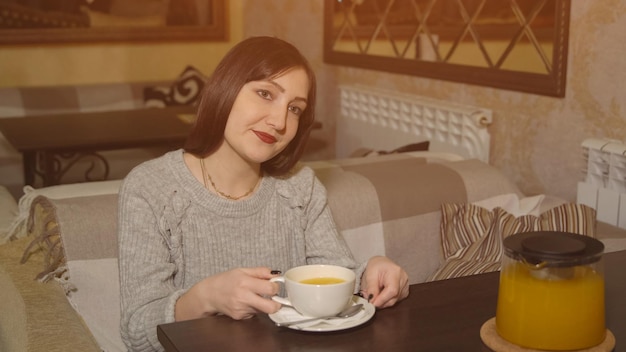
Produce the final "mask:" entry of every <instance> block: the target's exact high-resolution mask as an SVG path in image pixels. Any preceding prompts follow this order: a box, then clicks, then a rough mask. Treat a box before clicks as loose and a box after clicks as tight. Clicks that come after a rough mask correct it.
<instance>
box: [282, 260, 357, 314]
mask: <svg viewBox="0 0 626 352" xmlns="http://www.w3.org/2000/svg"><path fill="white" fill-rule="evenodd" d="M270 281H272V282H282V283H284V285H285V290H286V291H287V298H285V297H280V296H273V297H272V299H273V300H275V301H276V302H279V303H281V304H284V305H288V306H292V307H294V308H295V309H296V310H297V311H298V312H299V313H300V314H302V315H305V316H309V317H313V318H316V317H323V316H328V315H335V314H338V313H339V312H341V311H342V310H343V309H344V308H346V307H347V306H348V305H349V304H350V303H351V302H352V295H353V294H354V285H355V282H356V275H355V274H354V272H353V271H352V270H350V269H347V268H344V267H341V266H336V265H323V264H319V265H303V266H299V267H295V268H292V269H289V270H288V271H287V272H286V273H285V275H283V276H279V277H275V278H272V279H271V280H270Z"/></svg>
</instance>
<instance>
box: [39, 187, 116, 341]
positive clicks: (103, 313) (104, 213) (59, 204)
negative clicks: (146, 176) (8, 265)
mask: <svg viewBox="0 0 626 352" xmlns="http://www.w3.org/2000/svg"><path fill="white" fill-rule="evenodd" d="M31 214H32V216H34V217H36V219H33V220H32V222H33V223H34V224H36V225H35V226H34V227H35V228H38V229H40V230H38V231H37V232H38V233H39V236H38V237H36V238H35V239H34V240H33V241H32V243H31V245H30V246H29V248H44V249H45V254H46V255H45V259H46V260H45V262H44V266H45V268H44V271H43V272H41V273H39V274H38V275H37V277H38V278H40V279H42V280H43V281H47V280H49V279H52V278H54V279H55V280H56V281H59V282H61V283H62V284H63V285H64V287H65V289H66V292H67V298H68V299H69V301H70V302H71V303H72V306H73V307H74V308H75V309H76V311H77V312H78V313H79V314H80V316H81V317H82V318H83V320H84V321H85V323H86V325H87V326H88V327H89V330H90V331H91V332H92V334H93V335H94V337H95V339H96V341H97V342H98V344H99V345H100V347H101V348H102V349H103V350H105V351H123V350H125V346H124V344H123V342H122V340H121V337H120V332H119V322H120V312H119V309H117V308H118V307H119V306H120V301H119V275H118V266H117V254H118V250H117V194H106V195H96V196H89V197H76V198H64V199H50V198H46V197H43V196H40V197H37V198H36V199H35V200H33V209H32V211H31ZM29 250H30V249H29Z"/></svg>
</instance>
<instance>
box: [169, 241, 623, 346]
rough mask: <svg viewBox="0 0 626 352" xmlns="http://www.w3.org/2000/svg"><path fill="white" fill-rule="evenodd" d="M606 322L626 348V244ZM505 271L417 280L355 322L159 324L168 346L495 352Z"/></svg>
mask: <svg viewBox="0 0 626 352" xmlns="http://www.w3.org/2000/svg"><path fill="white" fill-rule="evenodd" d="M604 262H605V278H606V302H607V307H606V311H607V326H608V327H609V329H610V330H611V331H612V332H613V334H614V335H615V338H616V340H617V346H616V348H615V351H618V352H621V351H626V348H625V346H626V275H624V269H625V268H626V251H620V252H615V253H609V254H605V256H604ZM498 282H499V273H498V272H493V273H488V274H481V275H473V276H467V277H462V278H457V279H450V280H442V281H434V282H428V283H423V284H417V285H411V287H410V295H409V297H408V298H407V299H406V300H404V301H402V302H401V303H400V304H398V305H397V306H395V307H392V308H388V309H383V310H378V311H377V312H376V314H375V315H374V317H373V318H372V320H370V321H369V322H367V323H366V324H364V325H361V326H359V327H355V328H353V329H349V330H344V331H337V332H326V333H315V332H301V331H295V330H291V329H287V328H279V327H276V326H275V325H274V323H273V322H272V321H271V320H270V319H269V318H268V317H267V316H266V315H259V316H257V317H255V318H252V319H248V320H242V321H235V320H233V319H231V318H228V317H224V316H216V317H209V318H204V319H196V320H190V321H184V322H177V323H170V324H163V325H159V326H158V328H157V332H158V335H159V341H160V342H161V344H162V345H163V346H164V347H165V349H166V350H167V351H170V352H172V351H177V352H183V351H242V352H243V351H246V352H247V351H299V352H304V351H333V352H339V351H355V352H363V351H380V352H383V351H384V352H389V351H429V352H434V351H463V352H472V351H490V350H489V348H487V347H486V346H485V345H484V344H483V343H482V340H481V338H480V327H481V326H482V325H483V323H484V322H486V321H487V320H489V319H490V318H492V317H494V316H495V313H496V301H497V296H498Z"/></svg>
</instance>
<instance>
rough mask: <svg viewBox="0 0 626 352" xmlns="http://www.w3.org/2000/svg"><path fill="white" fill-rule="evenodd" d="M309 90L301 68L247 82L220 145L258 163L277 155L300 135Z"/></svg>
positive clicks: (234, 104) (234, 107)
mask: <svg viewBox="0 0 626 352" xmlns="http://www.w3.org/2000/svg"><path fill="white" fill-rule="evenodd" d="M308 90H309V79H308V77H307V75H306V72H305V71H304V70H303V69H301V68H294V69H291V70H289V71H287V72H286V73H284V74H283V75H281V76H279V77H274V78H271V79H268V80H263V81H251V82H248V83H246V84H245V85H244V86H243V87H242V88H241V90H240V91H239V94H238V95H237V98H236V99H235V102H234V103H233V107H232V109H231V111H230V115H229V116H228V121H227V122H226V129H225V131H224V143H223V144H222V146H221V147H220V149H223V148H229V149H230V150H231V151H232V152H234V153H235V154H237V155H238V156H239V157H240V158H242V159H243V160H245V161H247V162H252V163H257V164H260V163H262V162H265V161H267V160H269V159H271V158H273V157H274V156H276V155H277V154H278V153H280V152H281V151H282V150H283V149H285V147H286V146H287V145H288V144H289V142H291V140H292V139H293V138H294V136H295V135H296V132H297V130H298V122H299V118H300V115H301V114H302V112H303V111H304V109H306V107H307V100H306V97H307V95H308V92H309V91H308ZM222 151H224V150H222Z"/></svg>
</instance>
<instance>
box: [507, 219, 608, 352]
mask: <svg viewBox="0 0 626 352" xmlns="http://www.w3.org/2000/svg"><path fill="white" fill-rule="evenodd" d="M503 244H504V256H503V259H502V270H501V272H500V286H499V291H498V305H497V310H496V329H497V331H498V334H499V335H500V336H501V337H502V338H504V339H505V340H507V341H509V342H511V343H513V344H515V345H518V346H522V347H525V348H533V349H539V350H549V351H559V350H578V349H584V348H589V347H593V346H596V345H598V344H600V343H601V342H602V341H603V340H604V338H605V334H606V326H605V306H604V273H603V269H602V252H603V251H604V245H603V244H602V242H600V241H598V240H597V239H594V238H591V237H587V236H582V235H578V234H573V233H567V232H551V231H540V232H526V233H520V234H515V235H511V236H508V237H507V238H505V239H504V242H503Z"/></svg>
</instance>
